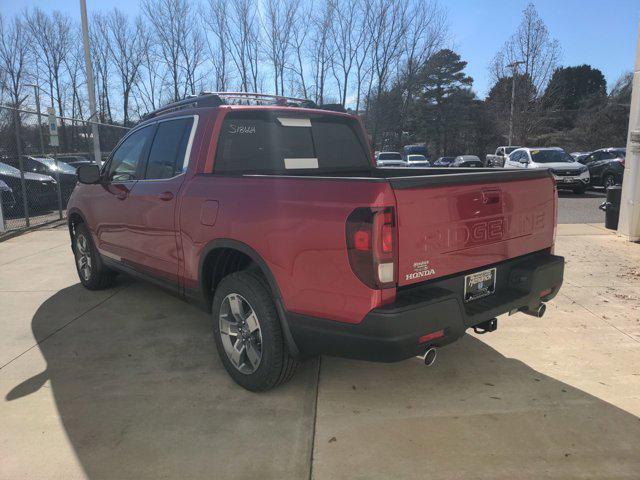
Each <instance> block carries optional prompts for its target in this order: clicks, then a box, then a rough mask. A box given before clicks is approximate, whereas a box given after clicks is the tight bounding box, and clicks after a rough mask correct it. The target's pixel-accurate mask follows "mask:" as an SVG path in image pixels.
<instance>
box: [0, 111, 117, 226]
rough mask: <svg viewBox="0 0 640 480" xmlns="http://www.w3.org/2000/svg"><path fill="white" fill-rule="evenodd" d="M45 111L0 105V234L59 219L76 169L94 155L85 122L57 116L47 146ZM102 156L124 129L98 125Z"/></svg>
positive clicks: (73, 181)
mask: <svg viewBox="0 0 640 480" xmlns="http://www.w3.org/2000/svg"><path fill="white" fill-rule="evenodd" d="M48 121H49V116H48V115H45V114H42V113H41V114H40V115H38V114H37V113H36V112H33V111H31V110H26V109H15V108H11V107H8V106H3V105H0V198H1V199H2V201H1V202H0V237H2V236H3V235H5V234H6V233H8V232H12V231H15V230H19V229H24V228H28V227H33V226H37V225H42V224H44V223H48V222H51V221H54V220H58V219H62V218H64V215H65V211H66V208H67V202H68V201H69V197H70V196H71V192H72V191H73V188H74V187H75V184H76V168H77V167H78V166H79V165H81V164H82V163H88V162H91V161H93V160H94V150H93V137H92V134H91V124H90V122H87V121H84V120H79V119H73V118H66V117H56V124H57V133H58V142H57V143H58V144H59V145H58V146H52V145H51V143H54V144H55V143H56V142H55V141H54V142H51V138H50V135H49V125H48ZM97 125H98V133H99V137H100V149H101V153H102V161H104V160H105V159H106V157H107V156H108V155H109V153H110V152H111V150H112V149H113V148H114V147H115V146H116V144H117V143H118V141H119V140H120V139H121V138H122V136H123V135H124V134H125V133H126V132H127V130H128V129H127V128H126V127H122V126H118V125H107V124H102V123H100V124H97Z"/></svg>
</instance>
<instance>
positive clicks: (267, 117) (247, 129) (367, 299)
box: [68, 94, 564, 391]
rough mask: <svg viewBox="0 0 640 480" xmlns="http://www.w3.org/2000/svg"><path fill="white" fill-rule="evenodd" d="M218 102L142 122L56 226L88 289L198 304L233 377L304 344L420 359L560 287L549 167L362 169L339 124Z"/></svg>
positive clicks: (267, 368) (287, 363)
mask: <svg viewBox="0 0 640 480" xmlns="http://www.w3.org/2000/svg"><path fill="white" fill-rule="evenodd" d="M230 103H231V102H228V98H227V99H226V100H225V97H224V96H223V95H221V94H207V95H202V96H199V97H194V98H191V99H188V100H185V101H181V102H177V103H175V104H172V105H169V106H168V107H166V108H164V109H162V110H160V111H157V112H154V113H153V114H151V115H150V116H149V118H147V119H145V120H144V121H142V122H141V123H140V124H139V125H138V126H136V127H135V128H134V129H132V130H131V131H130V132H129V133H128V134H127V135H126V136H125V137H124V138H123V139H122V141H121V142H120V143H119V145H118V146H117V147H116V148H115V149H114V151H113V153H112V154H111V157H110V158H109V159H108V161H107V162H106V163H105V165H104V166H103V167H102V168H101V169H98V167H97V166H95V165H88V166H81V167H80V168H79V169H78V178H79V181H80V182H81V183H80V184H79V185H78V187H77V188H76V189H75V191H74V192H73V195H72V198H71V200H70V202H69V206H68V219H69V230H70V233H71V241H72V249H73V253H74V255H75V260H76V266H77V270H78V274H79V276H80V281H81V282H82V284H83V285H84V286H85V287H87V288H89V289H99V288H104V287H107V286H108V285H110V284H111V283H112V281H113V279H114V276H115V274H116V272H126V273H129V274H133V275H135V276H138V277H142V278H145V279H149V280H151V281H153V282H155V283H156V284H159V285H161V286H163V287H166V288H168V289H169V290H171V291H173V292H175V293H176V294H178V295H180V296H182V297H184V298H186V299H190V300H192V301H195V302H196V303H198V304H199V305H201V306H202V307H203V308H205V309H207V310H208V311H210V312H211V313H212V315H213V334H214V338H215V342H216V345H217V350H218V353H219V356H220V359H221V361H222V363H223V364H224V366H225V368H226V370H227V371H228V373H229V374H230V376H231V377H232V378H233V379H234V380H235V381H236V382H237V383H238V384H240V385H241V386H243V387H245V388H247V389H249V390H253V391H260V390H267V389H270V388H273V387H274V386H276V385H278V384H281V383H283V382H285V381H287V380H288V379H289V378H291V376H292V375H293V373H294V371H295V369H296V366H297V365H298V362H299V361H300V359H303V358H305V357H309V356H315V355H319V354H327V355H338V356H344V357H349V358H355V359H364V360H372V361H381V362H394V361H399V360H404V359H407V358H409V357H413V356H422V357H423V358H424V360H425V363H427V364H430V363H432V362H433V360H434V358H435V352H436V350H435V349H436V348H439V347H442V346H444V345H446V344H449V343H451V342H453V341H455V340H457V339H459V338H460V337H461V336H462V335H463V334H464V332H465V330H466V329H467V328H474V329H475V330H476V331H480V332H486V331H493V330H495V328H496V326H497V320H496V319H495V317H496V316H498V315H500V314H503V313H506V312H510V313H514V312H516V311H522V312H525V313H529V314H531V315H534V316H541V315H542V314H543V313H544V303H543V302H546V301H548V300H550V299H551V298H553V297H554V296H555V295H556V293H557V292H558V290H559V288H560V285H561V284H562V277H563V270H564V259H563V258H562V257H558V256H555V255H554V254H553V248H554V240H555V228H556V209H557V206H556V204H557V200H556V189H555V184H554V180H553V178H552V177H551V175H550V174H549V173H548V172H547V171H546V170H544V169H537V170H524V171H522V170H503V169H499V170H493V169H477V168H476V169H464V168H452V169H449V168H415V169H414V168H412V169H409V168H376V166H375V161H374V160H373V155H372V152H371V150H370V147H369V144H368V141H367V137H366V135H365V132H364V130H363V128H362V126H361V124H360V123H359V121H358V119H357V118H356V117H354V116H351V115H347V114H344V113H338V112H334V111H328V110H322V109H319V108H300V107H299V106H291V103H287V102H286V100H285V101H282V99H279V100H278V102H277V103H276V104H274V105H270V106H265V105H232V104H230Z"/></svg>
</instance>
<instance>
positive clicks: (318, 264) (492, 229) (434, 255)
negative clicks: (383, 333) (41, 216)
mask: <svg viewBox="0 0 640 480" xmlns="http://www.w3.org/2000/svg"><path fill="white" fill-rule="evenodd" d="M237 108H243V107H230V106H225V107H220V108H217V109H198V110H187V111H184V110H183V111H180V112H178V113H176V115H178V114H179V115H185V114H194V113H197V115H198V116H199V123H198V128H197V132H196V136H195V138H194V143H193V147H192V150H191V157H190V162H189V167H188V171H187V172H186V173H185V174H183V175H180V176H179V177H176V178H174V179H169V180H163V181H157V182H156V181H139V182H138V183H136V182H130V184H129V185H124V186H122V185H120V186H118V185H106V186H103V185H78V187H77V188H76V189H75V191H74V193H73V195H72V198H71V200H70V203H69V213H70V214H71V213H74V212H77V213H80V214H81V215H82V216H83V217H84V219H85V221H86V222H87V224H88V226H89V228H90V231H91V232H92V234H93V236H94V240H95V242H96V244H97V245H98V248H99V249H100V251H101V253H103V254H104V255H108V256H111V257H116V258H120V259H122V261H123V262H125V263H130V264H132V265H134V266H137V267H140V268H142V269H146V270H148V271H151V272H153V273H154V275H158V276H161V277H163V278H164V279H165V280H169V281H173V282H176V283H178V285H179V287H180V289H181V290H182V289H197V288H199V287H200V280H201V279H200V278H199V277H200V272H199V267H200V261H201V258H202V255H203V252H204V250H205V248H206V247H207V245H208V244H210V242H212V241H214V240H216V239H232V240H235V241H238V242H242V243H244V244H246V245H247V246H249V247H251V248H252V249H253V250H254V251H255V252H257V254H258V255H260V257H261V258H262V259H263V260H264V262H265V264H266V266H267V267H268V268H269V270H270V272H271V273H272V275H273V277H274V279H275V281H276V283H277V286H278V289H279V290H280V293H281V295H282V300H283V302H284V307H285V308H286V309H287V310H288V311H291V312H295V313H299V314H304V315H309V316H312V317H321V318H327V319H332V320H336V321H340V322H348V323H358V322H361V321H362V319H363V318H364V316H365V315H366V314H367V313H368V312H370V311H371V310H372V309H374V308H376V307H379V306H380V305H383V304H385V303H391V302H393V301H394V300H395V295H396V289H395V288H390V289H385V290H374V289H371V288H369V287H367V286H366V285H364V284H363V283H362V282H361V281H360V280H359V279H358V278H357V277H356V275H355V274H354V273H353V271H352V270H351V267H350V264H349V259H348V257H347V249H346V237H345V222H346V219H347V217H348V215H349V214H350V213H351V212H352V211H353V210H354V209H355V208H358V207H367V206H371V207H373V206H376V207H383V206H392V207H394V209H395V212H396V214H397V232H396V233H397V242H396V245H397V249H396V261H397V262H398V273H399V277H398V284H399V285H400V286H402V285H408V284H411V283H416V282H422V281H425V280H429V279H431V278H436V277H441V276H444V275H449V274H453V273H456V272H461V271H466V270H470V269H474V268H479V267H482V266H483V265H488V264H491V263H495V262H499V261H502V260H507V259H509V258H512V257H515V256H519V255H523V254H525V253H529V252H533V251H536V250H541V249H544V248H548V247H551V246H552V244H553V235H554V228H555V218H554V217H555V208H556V205H555V202H556V196H555V192H554V186H553V181H552V180H551V179H550V178H549V179H536V180H524V181H512V182H503V183H500V184H497V183H496V184H490V185H489V184H487V185H454V186H451V185H448V186H437V185H436V186H433V185H431V186H425V187H418V188H406V189H399V190H395V191H394V190H393V188H392V187H391V184H390V182H388V181H386V180H384V179H379V178H354V177H343V178H339V177H337V178H326V177H287V176H249V175H245V176H231V175H215V174H211V173H210V172H212V171H213V168H214V160H215V151H216V145H217V138H218V134H219V130H220V127H221V124H222V119H223V117H224V113H226V112H229V111H231V110H233V109H237ZM244 108H256V107H244ZM262 108H268V107H262ZM273 108H281V107H273ZM287 111H305V109H287ZM327 114H334V115H340V114H336V113H331V112H327ZM123 188H126V189H127V190H129V195H128V196H127V198H125V199H123V200H121V199H118V197H117V194H118V193H120V192H121V191H122V189H123ZM166 191H170V192H171V193H172V194H173V199H172V200H171V201H163V200H160V199H159V198H158V195H159V194H161V193H163V192H166ZM424 262H428V263H424ZM425 269H426V270H427V271H428V270H429V269H433V270H434V272H433V273H432V274H429V275H426V276H425V275H422V274H421V275H418V276H415V277H413V276H412V275H413V274H414V273H415V272H416V271H424V270H425Z"/></svg>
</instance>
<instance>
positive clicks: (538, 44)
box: [490, 3, 561, 143]
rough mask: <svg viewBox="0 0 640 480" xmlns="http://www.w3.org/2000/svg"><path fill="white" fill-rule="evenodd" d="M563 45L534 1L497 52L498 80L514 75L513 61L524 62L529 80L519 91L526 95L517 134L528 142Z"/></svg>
mask: <svg viewBox="0 0 640 480" xmlns="http://www.w3.org/2000/svg"><path fill="white" fill-rule="evenodd" d="M560 54H561V49H560V44H559V43H558V41H557V40H555V39H553V38H551V35H550V34H549V29H548V28H547V26H546V25H545V24H544V22H543V21H542V19H541V18H540V15H538V11H537V10H536V8H535V6H534V5H533V4H532V3H530V4H529V5H528V6H527V7H526V8H525V10H524V11H523V17H522V21H521V22H520V25H519V26H518V28H517V30H516V32H515V33H514V34H513V35H512V36H511V38H510V39H509V40H508V41H507V42H506V43H505V45H504V46H503V47H502V49H501V50H500V51H499V52H498V53H497V54H496V56H495V57H494V59H493V61H492V63H491V65H490V72H491V74H492V75H493V77H494V80H495V81H498V80H500V79H502V78H505V77H511V76H512V75H513V74H514V72H515V71H516V70H515V69H514V68H513V67H512V65H514V64H515V63H516V62H522V67H520V68H519V70H518V73H517V75H522V76H523V77H524V78H526V79H527V81H525V82H522V84H523V86H524V90H525V91H521V92H518V95H519V96H520V97H522V98H523V100H524V101H523V106H522V110H521V111H519V110H520V109H518V110H516V112H515V115H514V127H515V131H516V138H517V139H518V141H520V142H522V143H526V140H527V137H528V135H529V134H530V133H531V131H532V130H534V129H535V127H536V125H538V124H539V121H541V120H542V116H541V115H534V114H532V112H533V111H535V110H537V109H539V108H541V105H540V102H539V99H540V96H541V95H542V93H543V92H544V89H545V87H546V85H547V83H548V82H549V79H550V78H551V75H552V74H553V71H554V70H555V68H556V67H557V65H558V61H559V58H560Z"/></svg>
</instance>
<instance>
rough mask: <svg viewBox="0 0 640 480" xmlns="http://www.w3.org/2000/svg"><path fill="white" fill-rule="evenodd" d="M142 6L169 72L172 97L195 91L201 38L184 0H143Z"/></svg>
mask: <svg viewBox="0 0 640 480" xmlns="http://www.w3.org/2000/svg"><path fill="white" fill-rule="evenodd" d="M142 7H143V10H144V13H145V15H146V18H147V20H148V22H149V24H150V25H151V27H152V31H153V34H154V36H155V38H156V41H157V43H158V44H159V47H160V48H159V50H160V54H161V56H162V58H163V60H164V63H165V65H166V67H167V70H168V71H169V76H170V79H171V88H172V91H173V100H179V99H180V98H181V97H182V96H184V95H186V93H187V92H189V91H191V93H195V84H196V70H197V69H198V67H199V66H200V64H201V62H202V55H203V50H204V39H203V38H202V35H201V33H200V32H199V24H198V22H197V21H196V18H195V15H194V10H193V7H192V5H191V3H189V2H188V1H187V0H143V3H142Z"/></svg>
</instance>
